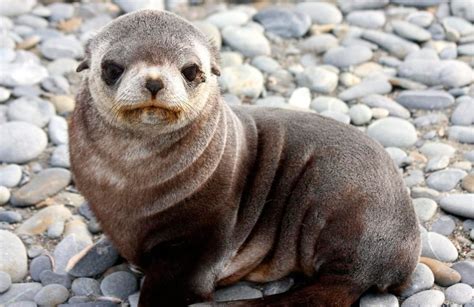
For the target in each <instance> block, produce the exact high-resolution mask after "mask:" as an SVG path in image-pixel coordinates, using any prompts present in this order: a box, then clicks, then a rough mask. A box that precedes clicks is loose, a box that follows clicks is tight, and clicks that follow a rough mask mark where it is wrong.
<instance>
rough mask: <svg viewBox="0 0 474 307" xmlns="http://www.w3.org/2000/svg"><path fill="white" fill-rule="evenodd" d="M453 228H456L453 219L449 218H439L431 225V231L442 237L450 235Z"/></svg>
mask: <svg viewBox="0 0 474 307" xmlns="http://www.w3.org/2000/svg"><path fill="white" fill-rule="evenodd" d="M454 228H456V223H454V221H453V219H452V218H450V217H449V216H441V217H440V218H439V219H437V220H436V221H434V223H433V224H432V225H431V231H433V232H437V233H439V234H442V235H443V236H449V235H451V234H452V233H453V231H454Z"/></svg>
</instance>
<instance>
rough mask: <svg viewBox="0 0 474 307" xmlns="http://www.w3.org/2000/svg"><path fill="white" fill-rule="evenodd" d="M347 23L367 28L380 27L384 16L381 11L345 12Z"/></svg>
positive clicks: (383, 22) (383, 21) (384, 19)
mask: <svg viewBox="0 0 474 307" xmlns="http://www.w3.org/2000/svg"><path fill="white" fill-rule="evenodd" d="M346 20H347V22H348V23H349V24H351V25H354V26H358V27H361V28H367V29H376V28H380V27H382V26H383V25H384V24H385V21H386V18H385V14H384V12H383V11H374V10H363V11H353V12H350V13H349V14H347V16H346Z"/></svg>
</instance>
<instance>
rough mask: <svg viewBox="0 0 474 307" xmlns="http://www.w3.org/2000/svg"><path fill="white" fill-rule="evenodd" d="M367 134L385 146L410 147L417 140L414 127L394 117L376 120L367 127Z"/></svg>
mask: <svg viewBox="0 0 474 307" xmlns="http://www.w3.org/2000/svg"><path fill="white" fill-rule="evenodd" d="M367 134H368V135H369V136H371V137H372V138H374V139H376V140H377V141H379V142H380V143H381V144H382V145H383V146H385V147H410V146H412V145H414V144H415V142H416V140H417V134H416V130H415V127H413V125H412V124H411V123H410V122H408V121H406V120H404V119H400V118H396V117H387V118H382V119H378V120H376V121H375V122H373V123H372V124H370V126H369V127H368V129H367Z"/></svg>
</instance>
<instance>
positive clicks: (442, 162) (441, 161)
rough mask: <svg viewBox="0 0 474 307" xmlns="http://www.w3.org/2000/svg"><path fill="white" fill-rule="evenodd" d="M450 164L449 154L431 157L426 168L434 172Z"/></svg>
mask: <svg viewBox="0 0 474 307" xmlns="http://www.w3.org/2000/svg"><path fill="white" fill-rule="evenodd" d="M448 165H449V157H448V156H436V157H433V158H431V159H430V160H429V161H428V163H427V164H426V167H425V170H426V171H427V172H434V171H439V170H442V169H444V168H446V167H448Z"/></svg>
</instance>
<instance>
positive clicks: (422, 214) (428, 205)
mask: <svg viewBox="0 0 474 307" xmlns="http://www.w3.org/2000/svg"><path fill="white" fill-rule="evenodd" d="M413 207H414V208H415V213H416V216H417V217H418V219H419V220H420V221H421V222H426V221H429V220H430V219H431V218H432V217H433V216H434V215H435V214H436V210H437V209H438V205H437V204H436V202H435V201H434V200H432V199H429V198H415V199H413Z"/></svg>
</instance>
